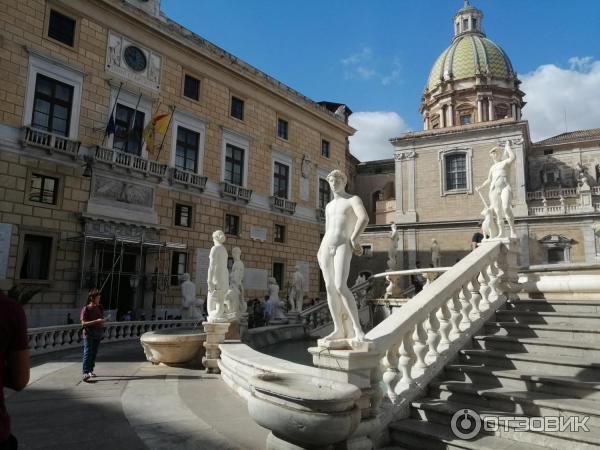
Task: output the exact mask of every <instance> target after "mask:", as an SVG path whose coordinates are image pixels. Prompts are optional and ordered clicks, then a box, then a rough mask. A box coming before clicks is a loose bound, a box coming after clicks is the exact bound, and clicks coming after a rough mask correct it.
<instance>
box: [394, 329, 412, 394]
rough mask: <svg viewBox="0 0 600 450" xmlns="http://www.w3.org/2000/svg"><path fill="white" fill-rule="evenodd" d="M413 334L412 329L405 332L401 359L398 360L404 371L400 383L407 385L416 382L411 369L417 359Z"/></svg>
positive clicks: (400, 352)
mask: <svg viewBox="0 0 600 450" xmlns="http://www.w3.org/2000/svg"><path fill="white" fill-rule="evenodd" d="M412 334H413V331H412V330H410V331H408V332H407V333H405V334H404V336H403V338H402V344H400V350H399V354H400V359H399V361H398V367H399V368H400V370H401V371H402V378H401V379H400V383H402V384H403V385H405V386H410V385H412V384H413V383H414V381H413V379H412V377H411V370H412V367H413V363H414V360H415V352H414V350H413V342H412Z"/></svg>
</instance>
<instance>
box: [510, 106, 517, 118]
mask: <svg viewBox="0 0 600 450" xmlns="http://www.w3.org/2000/svg"><path fill="white" fill-rule="evenodd" d="M511 107H512V118H513V119H517V105H515V104H514V103H513V104H512V105H511ZM517 120H518V119H517Z"/></svg>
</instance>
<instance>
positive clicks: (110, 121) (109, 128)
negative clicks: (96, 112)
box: [104, 113, 115, 137]
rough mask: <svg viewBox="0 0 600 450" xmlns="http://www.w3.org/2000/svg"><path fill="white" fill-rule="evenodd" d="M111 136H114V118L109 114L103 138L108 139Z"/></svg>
mask: <svg viewBox="0 0 600 450" xmlns="http://www.w3.org/2000/svg"><path fill="white" fill-rule="evenodd" d="M111 134H115V118H114V117H113V115H112V113H111V114H110V119H108V123H107V124H106V130H105V132H104V136H106V137H110V135H111Z"/></svg>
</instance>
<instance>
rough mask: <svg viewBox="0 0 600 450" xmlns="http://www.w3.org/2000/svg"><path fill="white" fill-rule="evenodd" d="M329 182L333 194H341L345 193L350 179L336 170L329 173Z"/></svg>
mask: <svg viewBox="0 0 600 450" xmlns="http://www.w3.org/2000/svg"><path fill="white" fill-rule="evenodd" d="M327 181H328V183H329V186H330V187H331V190H332V191H333V192H336V193H339V192H343V191H344V189H345V188H346V183H348V177H347V176H346V174H345V173H344V172H342V171H341V170H339V169H335V170H332V171H331V172H329V175H327Z"/></svg>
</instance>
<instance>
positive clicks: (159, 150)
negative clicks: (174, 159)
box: [156, 105, 177, 161]
mask: <svg viewBox="0 0 600 450" xmlns="http://www.w3.org/2000/svg"><path fill="white" fill-rule="evenodd" d="M175 108H177V106H175V105H174V106H172V107H171V117H169V123H168V124H167V129H166V130H165V134H163V138H162V141H161V143H160V147H158V155H156V161H159V160H160V152H162V149H163V144H164V143H165V139H166V137H167V133H168V132H169V127H170V126H171V121H172V120H173V115H174V114H175Z"/></svg>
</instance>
